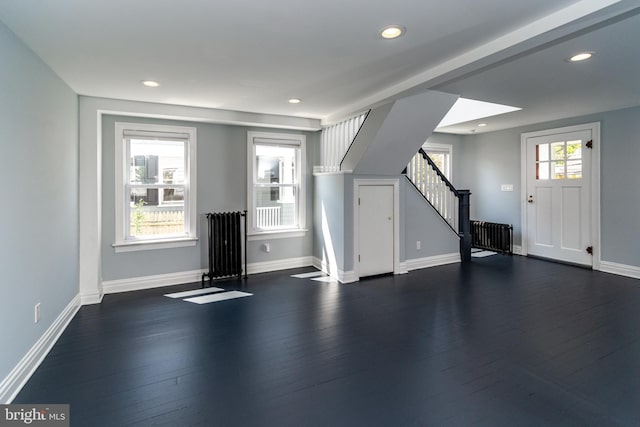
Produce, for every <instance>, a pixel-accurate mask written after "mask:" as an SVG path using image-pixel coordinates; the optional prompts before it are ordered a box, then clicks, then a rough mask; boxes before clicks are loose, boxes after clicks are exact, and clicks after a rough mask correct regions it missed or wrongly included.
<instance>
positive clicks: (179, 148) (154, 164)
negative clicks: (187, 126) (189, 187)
mask: <svg viewBox="0 0 640 427" xmlns="http://www.w3.org/2000/svg"><path fill="white" fill-rule="evenodd" d="M130 155H131V162H130V172H129V182H130V183H131V184H163V183H167V184H183V183H184V175H185V142H184V141H159V140H145V139H131V140H130ZM165 179H166V180H167V181H169V182H166V181H165Z"/></svg>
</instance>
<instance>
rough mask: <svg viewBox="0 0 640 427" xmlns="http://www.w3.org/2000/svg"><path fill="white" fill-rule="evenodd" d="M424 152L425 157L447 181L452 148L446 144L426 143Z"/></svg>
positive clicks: (449, 177)
mask: <svg viewBox="0 0 640 427" xmlns="http://www.w3.org/2000/svg"><path fill="white" fill-rule="evenodd" d="M423 147H424V150H425V152H426V153H427V156H429V158H430V159H431V160H432V161H433V163H435V165H436V166H437V167H438V169H440V172H442V173H443V174H444V176H445V177H446V178H447V179H449V180H450V179H451V152H452V146H450V145H447V144H430V143H426V144H425V145H424V146H423Z"/></svg>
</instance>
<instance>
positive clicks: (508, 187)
mask: <svg viewBox="0 0 640 427" xmlns="http://www.w3.org/2000/svg"><path fill="white" fill-rule="evenodd" d="M500 191H513V184H502V185H501V186H500Z"/></svg>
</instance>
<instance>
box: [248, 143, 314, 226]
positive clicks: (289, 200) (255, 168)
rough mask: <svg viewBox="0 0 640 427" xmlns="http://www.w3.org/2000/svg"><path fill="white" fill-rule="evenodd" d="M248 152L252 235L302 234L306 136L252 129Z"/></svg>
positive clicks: (249, 209)
mask: <svg viewBox="0 0 640 427" xmlns="http://www.w3.org/2000/svg"><path fill="white" fill-rule="evenodd" d="M247 152H248V153H249V160H248V165H247V168H248V171H249V177H248V180H247V181H248V184H249V188H248V191H247V194H248V206H249V208H248V211H249V224H250V225H251V229H250V230H249V234H252V235H259V234H266V233H287V232H293V234H291V233H289V234H283V236H287V237H289V236H291V237H293V236H294V235H302V234H301V233H303V232H304V231H305V230H304V226H305V224H304V218H305V209H304V208H305V207H304V204H305V198H304V174H305V171H304V167H305V136H304V135H293V134H275V133H260V132H248V134H247ZM296 232H297V233H296Z"/></svg>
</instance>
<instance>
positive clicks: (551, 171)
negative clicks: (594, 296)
mask: <svg viewBox="0 0 640 427" xmlns="http://www.w3.org/2000/svg"><path fill="white" fill-rule="evenodd" d="M591 133H592V132H591V130H580V131H575V132H566V133H558V134H550V135H544V136H535V137H529V138H527V140H526V150H527V157H526V159H527V160H526V167H527V171H526V179H527V194H526V195H525V196H526V203H525V209H527V224H526V233H527V234H526V240H527V252H528V253H529V254H531V255H536V256H541V257H545V258H551V259H556V260H560V261H566V262H571V263H577V264H583V265H592V263H593V260H592V256H591V255H590V253H589V252H588V251H587V248H588V247H590V246H591V245H592V244H593V243H592V236H591V157H592V155H591V149H590V148H589V147H588V143H589V141H591V140H592V135H591Z"/></svg>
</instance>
